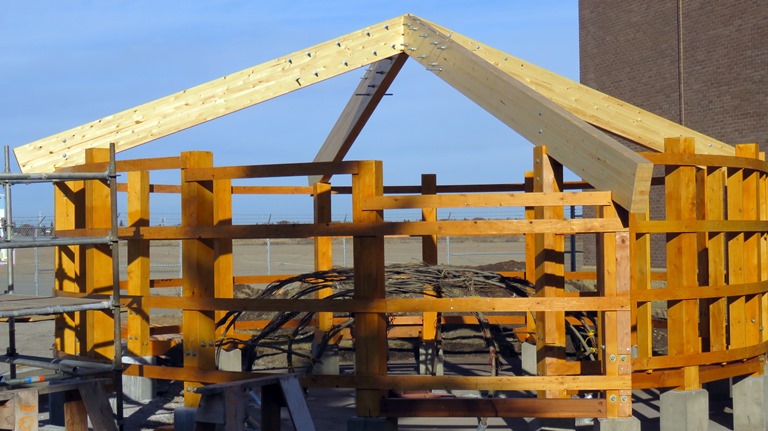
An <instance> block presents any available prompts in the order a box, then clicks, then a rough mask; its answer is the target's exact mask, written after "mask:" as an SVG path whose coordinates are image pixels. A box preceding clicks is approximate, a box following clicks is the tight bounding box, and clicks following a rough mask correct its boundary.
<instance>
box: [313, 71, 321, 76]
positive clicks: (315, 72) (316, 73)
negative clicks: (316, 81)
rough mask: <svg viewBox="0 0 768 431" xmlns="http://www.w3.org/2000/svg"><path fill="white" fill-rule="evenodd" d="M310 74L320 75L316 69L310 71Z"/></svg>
mask: <svg viewBox="0 0 768 431" xmlns="http://www.w3.org/2000/svg"><path fill="white" fill-rule="evenodd" d="M312 74H313V75H315V76H320V74H319V73H318V72H317V71H316V70H314V71H312Z"/></svg>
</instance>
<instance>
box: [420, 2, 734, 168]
mask: <svg viewBox="0 0 768 431" xmlns="http://www.w3.org/2000/svg"><path fill="white" fill-rule="evenodd" d="M410 18H411V23H412V24H416V23H417V22H419V21H420V22H423V23H425V24H427V25H429V26H431V27H433V28H435V29H437V30H439V31H440V32H441V33H444V34H448V35H450V36H451V40H453V41H455V42H456V43H458V44H460V45H461V46H463V47H464V48H466V49H468V50H470V51H472V52H473V53H475V54H476V55H478V56H479V57H480V58H482V59H483V60H485V61H487V62H488V63H490V64H493V65H494V66H496V67H498V68H499V69H500V70H502V71H504V73H507V74H509V75H510V76H512V77H514V78H515V79H517V80H519V81H520V82H522V83H523V84H525V85H526V86H528V87H530V88H531V89H533V90H535V91H537V92H538V93H540V94H541V95H543V96H544V97H546V98H548V99H549V100H551V101H553V102H554V103H557V104H558V105H559V106H561V107H563V108H564V109H567V110H568V111H570V112H571V113H572V114H574V115H576V116H578V117H579V118H581V119H583V120H584V121H587V122H588V123H591V124H593V125H595V126H597V127H599V128H601V129H604V130H607V131H609V132H611V133H615V134H617V135H619V136H623V137H625V138H627V139H629V140H631V141H634V142H636V143H638V144H640V145H642V146H644V147H647V148H650V149H653V150H656V151H664V138H668V137H670V136H691V137H693V138H695V139H696V152H697V153H700V154H721V155H734V154H735V148H734V147H733V146H731V145H728V144H726V143H724V142H721V141H718V140H717V139H715V138H712V137H710V136H707V135H704V134H702V133H699V132H697V131H695V130H692V129H689V128H687V127H685V126H681V125H680V124H677V123H675V122H673V121H670V120H667V119H666V118H664V117H661V116H659V115H656V114H653V113H651V112H648V111H646V110H644V109H641V108H638V107H637V106H633V105H631V104H629V103H627V102H625V101H623V100H619V99H617V98H615V97H612V96H609V95H607V94H605V93H601V92H599V91H597V90H594V89H592V88H590V87H587V86H586V85H583V84H580V83H578V82H576V81H573V80H570V79H568V78H565V77H563V76H560V75H558V74H556V73H554V72H551V71H549V70H546V69H544V68H542V67H539V66H536V65H534V64H531V63H529V62H527V61H523V60H521V59H519V58H516V57H514V56H511V55H509V54H507V53H505V52H503V51H500V50H498V49H496V48H493V47H490V46H488V45H486V44H484V43H482V42H480V41H477V40H473V39H470V38H468V37H466V36H464V35H462V34H459V33H455V32H453V31H451V30H449V29H447V28H445V27H442V26H440V25H439V24H435V23H432V22H429V21H427V20H424V19H422V18H416V17H410ZM406 19H408V17H406Z"/></svg>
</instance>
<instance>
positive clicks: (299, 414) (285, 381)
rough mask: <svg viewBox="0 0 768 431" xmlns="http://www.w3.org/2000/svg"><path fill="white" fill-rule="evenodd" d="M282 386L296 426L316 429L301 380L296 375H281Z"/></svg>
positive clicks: (297, 427) (308, 429)
mask: <svg viewBox="0 0 768 431" xmlns="http://www.w3.org/2000/svg"><path fill="white" fill-rule="evenodd" d="M280 388H281V389H282V390H283V396H284V397H285V404H286V407H287V408H288V413H289V414H290V415H291V421H293V426H294V428H296V429H297V430H302V431H305V430H306V431H314V430H315V424H314V423H313V422H312V416H310V414H309V408H308V407H307V400H306V399H305V398H304V391H303V390H302V389H301V386H299V380H298V379H297V378H296V376H283V377H281V378H280Z"/></svg>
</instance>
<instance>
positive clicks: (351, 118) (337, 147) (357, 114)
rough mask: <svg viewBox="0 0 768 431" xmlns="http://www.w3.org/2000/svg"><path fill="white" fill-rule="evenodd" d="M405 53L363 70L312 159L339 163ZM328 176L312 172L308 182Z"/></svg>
mask: <svg viewBox="0 0 768 431" xmlns="http://www.w3.org/2000/svg"><path fill="white" fill-rule="evenodd" d="M407 59H408V56H407V55H405V54H403V53H400V54H397V55H394V56H392V57H389V58H385V59H384V60H379V61H377V62H376V63H373V64H372V65H371V66H370V68H368V70H367V71H366V72H365V75H363V78H362V79H361V80H360V83H359V84H358V85H357V87H356V88H355V92H354V93H352V97H350V99H349V102H347V106H345V107H344V110H343V111H341V115H339V119H338V120H336V123H335V124H334V125H333V128H332V129H331V132H330V133H329V134H328V137H327V138H325V142H323V145H322V147H320V150H319V151H318V152H317V155H316V156H315V158H314V161H315V162H340V161H342V160H344V156H346V155H347V152H348V151H349V149H350V147H352V144H353V143H354V142H355V139H357V136H358V135H359V134H360V132H361V131H362V130H363V127H365V124H366V123H367V122H368V119H369V118H370V117H371V115H372V114H373V111H374V110H375V109H376V107H377V106H378V105H379V102H380V101H381V99H382V98H383V97H384V96H385V95H386V93H387V90H389V86H390V85H391V84H392V81H394V80H395V77H397V74H398V73H399V72H400V69H402V67H403V64H405V61H406V60H407ZM330 179H331V175H329V174H325V175H313V176H310V177H309V184H310V185H312V184H314V183H316V182H319V181H322V182H328V181H330Z"/></svg>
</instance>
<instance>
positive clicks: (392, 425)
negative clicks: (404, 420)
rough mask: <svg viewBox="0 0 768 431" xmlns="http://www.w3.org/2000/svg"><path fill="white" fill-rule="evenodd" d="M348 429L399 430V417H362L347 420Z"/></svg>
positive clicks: (362, 430)
mask: <svg viewBox="0 0 768 431" xmlns="http://www.w3.org/2000/svg"><path fill="white" fill-rule="evenodd" d="M347 431H397V418H362V417H359V416H353V417H351V418H349V419H348V420H347Z"/></svg>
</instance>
